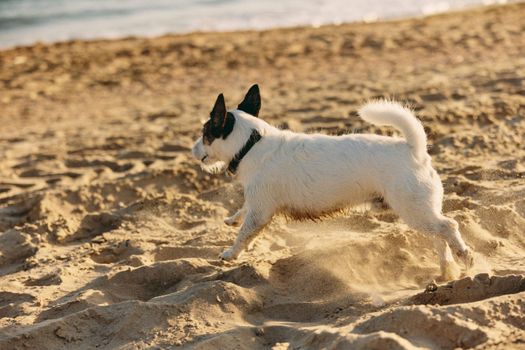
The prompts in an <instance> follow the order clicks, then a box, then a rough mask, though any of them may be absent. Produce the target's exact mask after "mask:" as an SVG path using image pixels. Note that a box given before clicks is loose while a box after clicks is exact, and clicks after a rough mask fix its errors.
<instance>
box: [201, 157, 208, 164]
mask: <svg viewBox="0 0 525 350" xmlns="http://www.w3.org/2000/svg"><path fill="white" fill-rule="evenodd" d="M206 158H208V155H205V156H204V157H202V158H201V162H203V163H204V161H205V160H206Z"/></svg>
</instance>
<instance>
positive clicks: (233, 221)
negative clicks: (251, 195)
mask: <svg viewBox="0 0 525 350" xmlns="http://www.w3.org/2000/svg"><path fill="white" fill-rule="evenodd" d="M224 223H225V224H226V225H228V226H239V220H237V219H236V218H235V217H233V216H228V217H227V218H226V219H224Z"/></svg>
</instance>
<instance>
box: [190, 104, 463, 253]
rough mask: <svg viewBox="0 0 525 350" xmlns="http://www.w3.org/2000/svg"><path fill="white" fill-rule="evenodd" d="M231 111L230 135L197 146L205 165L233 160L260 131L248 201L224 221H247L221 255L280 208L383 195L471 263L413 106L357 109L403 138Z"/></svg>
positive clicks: (305, 211) (241, 244)
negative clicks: (280, 124) (293, 127)
mask: <svg viewBox="0 0 525 350" xmlns="http://www.w3.org/2000/svg"><path fill="white" fill-rule="evenodd" d="M230 112H231V113H233V114H234V116H235V125H234V128H233V131H232V133H231V134H230V135H229V136H228V137H227V138H226V139H225V140H223V139H216V140H215V141H214V142H213V143H212V144H211V145H209V146H208V145H205V144H204V143H203V142H202V139H199V140H197V142H196V143H195V145H194V147H193V154H194V156H195V157H196V158H197V159H202V158H203V157H204V156H207V157H206V159H205V161H204V163H205V166H210V164H217V163H222V164H228V163H229V161H230V160H231V159H232V158H233V156H234V155H235V154H236V153H237V152H238V151H239V150H240V149H241V148H242V147H243V145H244V144H245V143H246V140H248V138H249V136H250V133H251V131H252V130H253V129H256V130H258V131H259V133H260V134H261V135H262V139H261V140H260V141H259V142H258V143H257V144H255V146H254V147H253V148H252V149H251V150H250V151H249V152H248V154H247V155H246V156H245V157H244V159H242V161H241V162H240V165H239V168H238V170H237V178H238V180H239V181H240V182H241V184H242V185H243V188H244V198H245V202H244V205H243V207H242V208H241V209H240V210H239V212H238V213H236V214H235V215H233V216H232V217H230V218H227V219H226V220H225V221H226V223H227V224H231V225H233V224H235V223H237V222H239V221H241V220H242V219H244V222H243V224H242V226H241V228H240V231H239V234H238V237H237V239H236V241H235V243H234V245H233V246H232V247H231V248H229V249H228V250H226V251H225V252H224V253H223V254H222V255H221V257H222V258H223V259H226V260H229V259H234V258H236V257H237V256H238V255H239V253H240V252H241V251H242V250H243V249H244V248H245V247H246V246H247V245H248V244H249V243H250V242H251V241H252V240H253V239H254V238H255V236H256V234H257V233H258V232H259V231H260V230H261V229H262V228H263V227H264V226H265V225H266V224H267V223H268V222H269V221H270V220H271V218H272V217H273V215H275V214H277V213H285V214H289V215H291V216H305V217H317V216H321V215H323V214H327V213H330V212H333V211H335V210H338V209H342V208H344V207H348V206H352V205H355V204H359V203H362V202H364V201H368V200H371V199H373V198H374V197H378V196H382V197H383V198H384V199H385V201H386V202H387V203H388V204H389V205H390V207H391V208H392V209H393V210H394V211H395V212H396V213H397V214H398V215H399V216H400V217H401V218H402V219H403V220H404V221H405V222H406V223H407V224H408V225H409V226H411V227H412V228H414V229H416V230H420V231H422V232H426V233H429V234H432V235H434V236H435V237H439V238H442V239H444V240H445V241H446V242H448V244H450V246H451V247H452V249H453V251H454V252H455V253H456V255H458V256H460V257H462V258H464V259H465V260H466V261H467V262H471V256H470V252H469V250H468V248H467V246H466V244H465V242H464V241H463V239H462V238H461V235H460V233H459V231H458V224H457V223H456V222H455V221H454V220H452V219H449V218H446V217H445V216H443V214H442V201H443V187H442V185H441V181H440V179H439V176H438V174H437V173H436V171H435V170H434V169H433V168H432V165H431V160H430V156H429V155H428V154H427V152H426V136H425V132H424V130H423V126H422V125H421V123H420V122H419V121H418V120H417V119H416V118H415V116H414V115H413V114H412V112H411V111H410V110H408V109H406V108H403V107H402V106H401V105H399V104H396V103H393V102H372V103H369V104H367V105H365V106H364V107H363V108H361V109H360V111H359V114H360V116H361V118H363V119H364V120H366V121H369V122H371V123H374V124H378V125H391V126H393V127H395V128H396V129H398V130H400V131H401V132H402V133H403V134H404V136H405V138H396V137H386V136H379V135H372V134H367V135H360V134H352V135H344V136H327V135H322V134H302V133H294V132H291V131H285V130H280V129H277V128H275V127H273V126H271V125H269V124H267V123H266V122H264V121H263V120H261V119H259V118H255V117H253V116H251V115H249V114H247V113H244V112H242V111H240V110H232V111H230ZM441 254H442V255H443V254H445V253H444V252H441Z"/></svg>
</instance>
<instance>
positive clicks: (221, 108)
mask: <svg viewBox="0 0 525 350" xmlns="http://www.w3.org/2000/svg"><path fill="white" fill-rule="evenodd" d="M225 118H226V103H225V102H224V95H223V94H220V95H219V96H217V100H215V105H214V106H213V109H212V110H211V113H210V121H211V133H212V135H213V136H214V137H216V138H217V137H221V135H222V129H223V124H224V119H225Z"/></svg>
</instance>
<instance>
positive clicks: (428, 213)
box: [387, 189, 474, 268]
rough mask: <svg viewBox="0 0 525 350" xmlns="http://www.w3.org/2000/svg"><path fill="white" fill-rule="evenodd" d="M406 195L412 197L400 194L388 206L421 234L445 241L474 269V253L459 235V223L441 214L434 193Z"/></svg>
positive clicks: (423, 192)
mask: <svg viewBox="0 0 525 350" xmlns="http://www.w3.org/2000/svg"><path fill="white" fill-rule="evenodd" d="M416 190H417V189H416ZM405 193H410V194H411V195H410V197H408V196H405V197H403V195H402V194H398V195H397V196H389V198H388V199H387V202H388V204H389V205H390V206H391V207H392V209H393V210H394V211H395V212H396V213H397V214H398V215H399V217H401V219H403V221H404V222H406V223H407V224H408V225H409V226H410V227H412V228H414V229H416V230H418V231H420V232H424V233H428V234H431V235H434V236H436V237H435V238H440V239H444V240H445V241H446V242H447V243H448V245H449V246H450V248H451V249H452V252H453V253H454V254H455V255H456V256H457V257H458V258H459V259H460V260H461V262H462V263H463V264H464V265H465V267H466V268H470V267H472V265H473V262H474V260H473V257H472V253H471V251H470V249H469V248H468V246H467V245H466V243H465V241H463V238H462V237H461V234H460V233H459V225H458V223H457V222H456V221H455V220H453V219H450V218H447V217H445V216H444V215H443V214H441V205H440V201H439V202H438V201H436V200H432V198H431V196H432V194H433V193H432V192H425V191H423V190H419V191H415V190H412V191H410V192H409V191H408V190H407V191H406V192H405ZM439 200H441V198H439Z"/></svg>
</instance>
